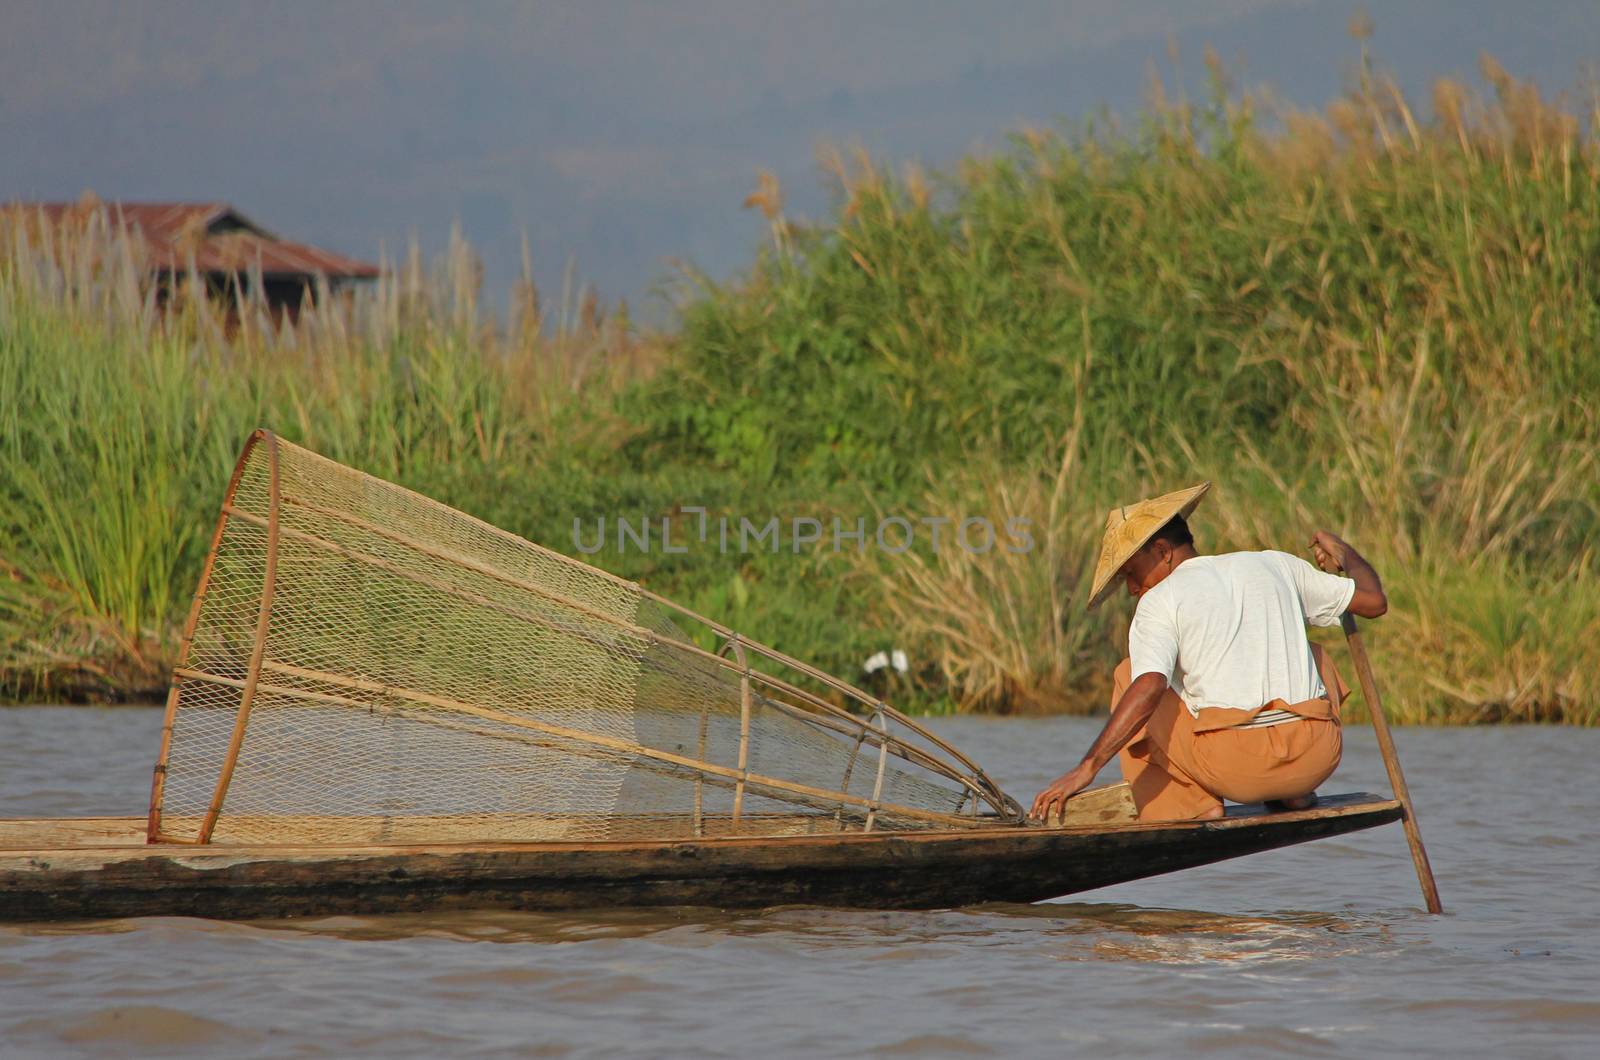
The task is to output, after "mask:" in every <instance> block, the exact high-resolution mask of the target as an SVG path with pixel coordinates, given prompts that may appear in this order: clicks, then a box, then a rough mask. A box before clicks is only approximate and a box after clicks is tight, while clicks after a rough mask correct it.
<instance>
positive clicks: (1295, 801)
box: [1265, 791, 1317, 810]
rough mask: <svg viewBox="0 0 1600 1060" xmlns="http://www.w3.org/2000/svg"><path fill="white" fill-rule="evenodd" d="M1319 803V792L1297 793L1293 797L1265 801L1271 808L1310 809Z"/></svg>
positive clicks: (1267, 806) (1268, 807)
mask: <svg viewBox="0 0 1600 1060" xmlns="http://www.w3.org/2000/svg"><path fill="white" fill-rule="evenodd" d="M1316 804H1317V793H1316V792H1314V791H1313V792H1312V793H1311V794H1309V795H1297V796H1296V797H1294V798H1292V799H1268V800H1267V801H1266V803H1265V805H1266V808H1267V809H1269V810H1309V809H1311V808H1312V807H1313V806H1315V805H1316Z"/></svg>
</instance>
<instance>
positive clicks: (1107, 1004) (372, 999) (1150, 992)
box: [0, 707, 1600, 1058]
mask: <svg viewBox="0 0 1600 1060" xmlns="http://www.w3.org/2000/svg"><path fill="white" fill-rule="evenodd" d="M933 724H934V727H935V728H936V729H937V730H938V731H939V732H940V733H941V734H942V735H944V736H946V737H948V738H949V739H951V740H952V741H954V742H955V744H956V745H957V746H958V747H960V748H961V749H963V750H964V751H966V752H967V753H968V754H970V755H971V756H972V757H973V758H974V759H976V760H977V761H978V762H980V763H982V764H983V765H984V767H985V768H986V769H987V770H988V771H989V772H990V774H991V775H992V776H994V777H995V778H996V779H997V780H999V781H1000V782H1001V784H1002V785H1003V786H1005V787H1006V789H1007V790H1008V791H1010V792H1011V793H1012V794H1014V795H1016V796H1017V797H1018V798H1020V799H1022V800H1023V801H1024V802H1026V801H1028V800H1029V799H1031V797H1032V795H1033V793H1034V792H1035V791H1037V790H1038V788H1040V787H1041V786H1043V784H1044V783H1045V782H1047V781H1048V780H1049V779H1051V778H1052V777H1054V776H1055V775H1056V774H1057V773H1059V772H1061V771H1062V770H1063V769H1064V768H1065V767H1066V766H1068V765H1070V764H1071V763H1072V762H1073V761H1075V760H1076V757H1077V755H1078V754H1080V753H1081V752H1082V750H1083V749H1084V748H1085V747H1086V746H1087V744H1088V741H1089V740H1090V739H1091V738H1092V737H1093V735H1094V733H1095V732H1096V731H1097V725H1096V723H1095V722H1094V721H1091V720H1086V719H1072V718H1060V719H1041V720H1003V719H969V718H956V719H947V720H940V721H935V722H934V723H933ZM159 728H160V714H159V711H157V710H154V709H145V708H126V707H125V708H113V709H90V708H81V709H79V708H53V707H26V708H14V709H0V816H5V817H35V816H38V817H43V816H57V815H99V814H138V813H143V812H144V809H145V799H146V796H147V792H148V788H149V776H150V762H151V761H152V760H153V758H154V755H155V750H156V743H157V737H158V730H159ZM1396 739H1397V741H1398V742H1399V745H1400V749H1401V753H1402V755H1403V760H1404V763H1405V765H1406V770H1407V777H1408V779H1409V780H1410V781H1411V787H1412V791H1413V793H1414V795H1415V797H1416V800H1417V811H1418V817H1419V819H1420V821H1421V824H1422V829H1423V836H1424V838H1425V839H1426V840H1427V843H1428V850H1429V853H1430V855H1431V856H1432V859H1433V865H1434V869H1435V872H1436V873H1437V875H1438V878H1439V887H1440V891H1441V893H1442V895H1443V898H1444V902H1445V905H1446V908H1447V909H1448V910H1449V913H1448V914H1447V915H1446V916H1444V917H1429V916H1427V915H1425V914H1424V913H1423V912H1422V911H1421V900H1420V898H1419V897H1418V891H1417V885H1416V880H1415V878H1414V877H1413V875H1412V869H1411V862H1410V859H1409V858H1408V857H1407V854H1406V847H1405V839H1404V835H1403V833H1402V832H1401V829H1400V827H1399V826H1398V825H1391V826H1388V827H1385V828H1381V829H1377V830H1374V831H1370V832H1365V833H1361V834H1358V835H1355V836H1351V837H1345V838H1337V839H1330V840H1323V841H1321V842H1317V843H1312V844H1308V845H1305V846H1301V847H1296V848H1291V849H1288V850H1279V851H1273V852H1269V853H1266V854H1258V855H1255V856H1253V857H1249V858H1244V859H1240V860H1236V861H1232V862H1227V863H1224V864H1222V865H1216V866H1210V867H1206V868H1201V869H1192V870H1189V871H1187V872H1183V873H1179V874H1177V875H1174V876H1167V877H1158V878H1156V879H1152V880H1145V881H1141V882H1138V883H1132V884H1123V885H1121V886H1118V887H1113V888H1107V889H1105V890H1102V891H1096V892H1092V893H1088V894H1083V895H1075V896H1073V897H1072V898H1071V899H1070V900H1067V901H1062V902H1059V903H1046V904H1041V905H1034V906H1020V905H994V906H985V907H979V908H973V909H962V910H950V911H944V912H933V913H921V912H916V913H912V912H907V913H899V912H890V913H884V912H858V911H834V910H822V909H809V908H797V907H789V908H782V909H772V910H766V911H760V912H720V911H717V910H708V909H676V910H666V911H662V910H650V911H638V910H627V909H616V910H596V911H592V912H582V913H570V914H522V913H504V912H486V913H472V914H448V915H429V916H423V915H415V916H390V917H371V918H361V917H340V918H334V919H326V918H325V919H316V920H295V921H275V922H257V923H249V924H234V923H220V922H210V921H203V920H192V919H184V918H159V919H148V920H125V921H110V922H102V923H95V924H74V925H23V926H16V925H0V1055H4V1056H8V1057H9V1056H33V1055H39V1056H45V1055H48V1056H76V1055H82V1056H90V1055H96V1056H99V1055H107V1054H110V1053H115V1054H117V1055H166V1056H173V1055H214V1054H220V1053H226V1054H229V1055H237V1056H300V1055H311V1056H317V1055H332V1056H339V1055H349V1054H352V1053H377V1054H385V1055H397V1056H398V1055H446V1054H448V1055H461V1056H607V1057H610V1056H687V1055H700V1056H729V1057H733V1056H738V1057H748V1056H752V1055H773V1056H791V1055H824V1056H860V1055H880V1056H885V1055H886V1056H954V1057H969V1056H1009V1055H1016V1056H1057V1055H1062V1054H1064V1053H1074V1054H1076V1053H1084V1054H1090V1055H1103V1056H1118V1057H1121V1056H1139V1055H1156V1056H1171V1055H1177V1054H1185V1053H1209V1054H1212V1055H1218V1056H1229V1057H1232V1056H1281V1055H1286V1054H1293V1055H1296V1056H1311V1057H1362V1058H1365V1057H1369V1056H1372V1055H1375V1054H1395V1053H1401V1052H1404V1053H1420V1054H1425V1055H1451V1056H1457V1057H1460V1056H1498V1055H1506V1054H1513V1055H1517V1056H1574V1057H1593V1056H1597V1055H1600V996H1597V989H1596V988H1597V984H1600V879H1597V877H1600V873H1597V869H1600V863H1597V862H1600V859H1597V858H1596V851H1597V847H1596V843H1595V826H1596V822H1597V821H1600V786H1597V785H1595V784H1594V783H1593V778H1594V776H1595V770H1594V768H1593V763H1594V762H1595V760H1596V757H1597V754H1600V731H1588V730H1572V729H1560V728H1500V729H1402V730H1399V731H1398V732H1397V733H1396ZM1113 771H1114V767H1113ZM1107 779H1111V778H1110V777H1108V778H1107ZM1323 790H1324V791H1327V792H1332V791H1359V790H1368V791H1385V790H1387V785H1386V781H1385V779H1384V772H1383V767H1382V763H1381V761H1380V760H1379V758H1378V755H1377V751H1376V748H1375V745H1374V743H1373V740H1372V734H1371V731H1370V730H1368V729H1365V728H1353V729H1351V730H1349V731H1348V732H1347V734H1346V753H1345V762H1344V764H1343V766H1341V768H1340V770H1339V772H1338V773H1337V774H1335V777H1334V779H1333V781H1332V782H1330V783H1329V784H1328V785H1327V786H1325V788H1324V789H1323Z"/></svg>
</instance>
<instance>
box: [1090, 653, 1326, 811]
mask: <svg viewBox="0 0 1600 1060" xmlns="http://www.w3.org/2000/svg"><path fill="white" fill-rule="evenodd" d="M1311 652H1312V654H1313V656H1315V658H1316V663H1317V669H1318V671H1319V672H1320V673H1321V675H1322V683H1323V685H1324V686H1325V687H1326V688H1327V690H1328V698H1326V699H1315V700H1308V701H1307V702H1305V703H1292V704H1291V703H1284V702H1282V701H1279V700H1274V701H1273V702H1272V703H1269V704H1267V705H1266V707H1263V708H1262V709H1267V708H1273V707H1275V708H1279V709H1283V710H1290V711H1293V712H1294V713H1296V714H1299V715H1301V718H1300V720H1299V721H1291V722H1286V723H1285V724H1282V725H1270V726H1264V727H1262V728H1254V729H1250V728H1238V727H1236V725H1237V722H1239V721H1246V720H1248V719H1249V718H1251V717H1253V716H1254V714H1255V713H1256V712H1255V711H1218V710H1214V709H1213V710H1207V711H1204V712H1202V715H1203V717H1204V720H1203V721H1202V720H1201V719H1197V718H1196V717H1195V716H1194V715H1193V714H1191V713H1189V708H1188V707H1187V706H1185V705H1184V702H1183V700H1182V699H1180V698H1179V697H1178V694H1177V693H1176V692H1174V691H1172V690H1171V689H1168V690H1167V693H1166V695H1164V696H1162V697H1161V702H1160V703H1159V704H1157V706H1156V709H1155V713H1154V714H1152V715H1151V716H1150V720H1149V721H1147V722H1145V725H1144V728H1142V729H1140V730H1139V731H1138V732H1137V733H1135V734H1134V737H1133V739H1132V740H1130V741H1129V742H1128V745H1127V746H1126V747H1124V748H1123V750H1122V753H1121V754H1120V755H1119V756H1118V758H1119V762H1120V764H1121V766H1122V776H1123V779H1124V780H1126V781H1128V784H1129V787H1130V788H1131V789H1132V793H1133V803H1134V805H1135V806H1136V807H1138V810H1139V820H1141V821H1187V820H1192V819H1194V818H1196V817H1201V816H1204V815H1205V814H1207V813H1208V812H1212V811H1215V810H1217V809H1219V808H1220V807H1221V806H1222V800H1223V799H1229V800H1231V801H1233V802H1262V801H1264V800H1266V799H1293V798H1298V797H1299V796H1301V795H1309V794H1310V793H1311V792H1313V791H1315V790H1316V788H1317V785H1318V784H1321V783H1322V782H1323V781H1324V780H1327V779H1328V777H1329V775H1330V774H1332V773H1333V771H1334V768H1335V767H1336V766H1338V764H1339V755H1340V752H1341V751H1342V749H1343V740H1342V739H1341V737H1340V731H1339V705H1340V703H1341V702H1342V701H1343V699H1344V695H1345V692H1346V688H1345V685H1344V682H1343V681H1342V680H1341V679H1340V677H1339V673H1338V671H1337V670H1336V669H1335V668H1334V666H1333V662H1332V660H1331V659H1329V658H1327V656H1326V654H1325V653H1324V652H1323V651H1322V648H1321V647H1320V646H1318V645H1312V646H1311ZM1132 681H1133V675H1132V667H1131V666H1130V665H1129V663H1128V660H1127V659H1124V660H1122V664H1121V665H1120V666H1118V667H1117V671H1116V677H1115V679H1114V681H1113V682H1112V692H1111V705H1112V707H1113V709H1115V707H1116V704H1117V701H1118V700H1120V699H1121V698H1122V693H1123V692H1125V691H1126V690H1127V688H1128V685H1129V684H1131V683H1132ZM1229 715H1232V716H1234V717H1232V718H1228V717H1227V716H1229Z"/></svg>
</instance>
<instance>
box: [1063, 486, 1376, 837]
mask: <svg viewBox="0 0 1600 1060" xmlns="http://www.w3.org/2000/svg"><path fill="white" fill-rule="evenodd" d="M1210 488H1211V483H1209V482H1203V483H1201V484H1200V485H1198V486H1195V487H1193V488H1191V489H1186V490H1179V491H1178V492H1176V493H1169V494H1166V495H1165V496H1162V497H1156V498H1154V499H1152V500H1144V501H1140V502H1139V503H1138V504H1132V505H1127V506H1125V507H1120V508H1115V509H1113V510H1112V511H1111V514H1110V516H1109V517H1108V518H1107V520H1106V532H1105V539H1104V541H1103V542H1102V544H1101V547H1100V559H1099V562H1098V564H1097V565H1096V567H1095V574H1094V585H1093V588H1092V590H1091V593H1090V597H1089V608H1090V609H1093V608H1094V607H1096V606H1098V605H1099V604H1100V602H1101V601H1102V600H1104V599H1105V598H1106V597H1107V596H1109V595H1110V594H1111V591H1112V590H1113V589H1114V588H1115V585H1116V579H1118V578H1120V579H1121V580H1122V581H1123V583H1124V584H1126V585H1127V587H1128V595H1130V596H1133V597H1135V598H1136V599H1137V600H1138V601H1139V602H1138V604H1137V605H1136V606H1135V609H1134V614H1133V622H1132V624H1131V625H1130V626H1129V627H1128V657H1127V658H1126V659H1124V660H1122V663H1121V665H1119V666H1118V667H1117V670H1116V676H1115V678H1114V680H1113V682H1112V693H1111V717H1110V719H1109V720H1107V722H1106V725H1105V729H1104V730H1102V731H1101V733H1100V735H1099V737H1097V738H1096V739H1095V741H1094V743H1093V745H1092V746H1090V748H1089V751H1088V753H1087V754H1085V755H1084V756H1083V761H1081V762H1080V763H1078V765H1077V766H1075V767H1073V769H1071V770H1070V771H1069V772H1067V773H1066V774H1064V775H1063V776H1061V777H1060V778H1059V779H1057V780H1056V781H1055V782H1054V783H1053V784H1051V785H1050V786H1049V787H1047V788H1045V789H1044V790H1043V791H1041V792H1040V793H1039V797H1038V798H1036V799H1035V800H1034V803H1033V815H1034V816H1035V817H1039V818H1043V819H1046V820H1048V819H1049V817H1050V815H1051V814H1052V813H1056V812H1059V811H1060V810H1061V808H1062V807H1063V806H1064V805H1065V803H1066V800H1067V799H1069V798H1071V797H1072V796H1073V795H1075V794H1077V793H1078V792H1080V791H1082V790H1083V789H1084V788H1086V787H1088V786H1089V783H1090V782H1091V781H1093V780H1094V777H1095V774H1096V773H1098V772H1099V771H1100V770H1101V768H1102V767H1104V766H1105V764H1106V763H1107V762H1109V761H1111V758H1112V756H1113V755H1119V753H1120V755H1119V758H1120V764H1121V766H1122V776H1123V778H1124V779H1125V780H1127V781H1128V784H1129V787H1130V789H1131V791H1132V794H1133V802H1134V805H1135V806H1136V807H1137V808H1138V811H1139V819H1140V820H1142V821H1171V820H1209V819H1211V818H1214V817H1221V816H1222V800H1223V799H1230V800H1232V801H1234V802H1266V803H1268V804H1269V806H1270V807H1272V808H1276V809H1295V810H1298V809H1307V808H1309V807H1311V806H1313V805H1315V804H1316V788H1317V785H1318V784H1321V783H1322V782H1323V781H1324V780H1326V779H1327V778H1328V776H1329V775H1330V774H1331V773H1332V772H1333V770H1334V767H1335V766H1337V765H1338V764H1339V753H1340V749H1341V740H1340V732H1339V707H1340V704H1341V702H1342V701H1343V699H1344V696H1345V693H1346V691H1347V689H1346V687H1345V685H1344V682H1343V681H1342V680H1340V678H1339V674H1338V672H1337V671H1336V670H1335V669H1334V667H1333V664H1332V662H1331V661H1330V660H1329V659H1328V658H1327V657H1326V656H1325V655H1324V654H1323V652H1322V649H1321V648H1320V647H1319V646H1317V645H1313V644H1311V643H1310V641H1308V640H1307V639H1306V626H1307V624H1310V625H1313V626H1333V625H1338V623H1339V617H1340V615H1342V614H1343V613H1344V612H1345V611H1349V612H1351V613H1352V614H1356V615H1360V616H1362V617H1363V618H1377V617H1378V616H1379V615H1382V614H1383V613H1384V612H1385V611H1386V610H1388V606H1389V604H1388V599H1387V598H1386V597H1385V596H1384V593H1383V585H1382V584H1381V583H1380V582H1379V580H1378V574H1377V572H1376V571H1374V570H1373V569H1372V565H1371V564H1369V563H1368V562H1367V561H1366V560H1365V559H1363V558H1362V557H1361V555H1360V554H1359V553H1358V552H1356V550H1355V549H1353V548H1351V547H1350V546H1349V545H1348V544H1347V543H1345V542H1344V541H1342V540H1341V539H1340V538H1338V537H1336V536H1335V535H1333V534H1331V533H1329V532H1328V531H1326V530H1318V531H1317V532H1316V534H1315V535H1314V536H1313V537H1312V539H1311V550H1312V554H1313V555H1314V556H1315V558H1316V560H1317V564H1318V566H1320V567H1322V568H1323V569H1324V570H1343V571H1345V572H1346V573H1347V574H1348V575H1349V577H1339V576H1337V575H1334V574H1327V573H1324V570H1318V569H1317V568H1316V567H1313V566H1312V565H1311V564H1310V563H1308V562H1306V561H1305V560H1303V559H1300V558H1298V557H1296V556H1291V555H1289V554H1288V553H1286V552H1232V553H1227V554H1224V555H1218V556H1202V555H1200V554H1199V552H1197V551H1196V550H1195V547H1194V538H1193V536H1192V535H1191V534H1190V532H1189V525H1188V517H1189V515H1190V514H1191V513H1192V512H1193V511H1194V509H1195V506H1196V505H1198V504H1199V503H1200V499H1201V498H1202V497H1204V496H1205V494H1206V491H1207V490H1209V489H1210Z"/></svg>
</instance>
